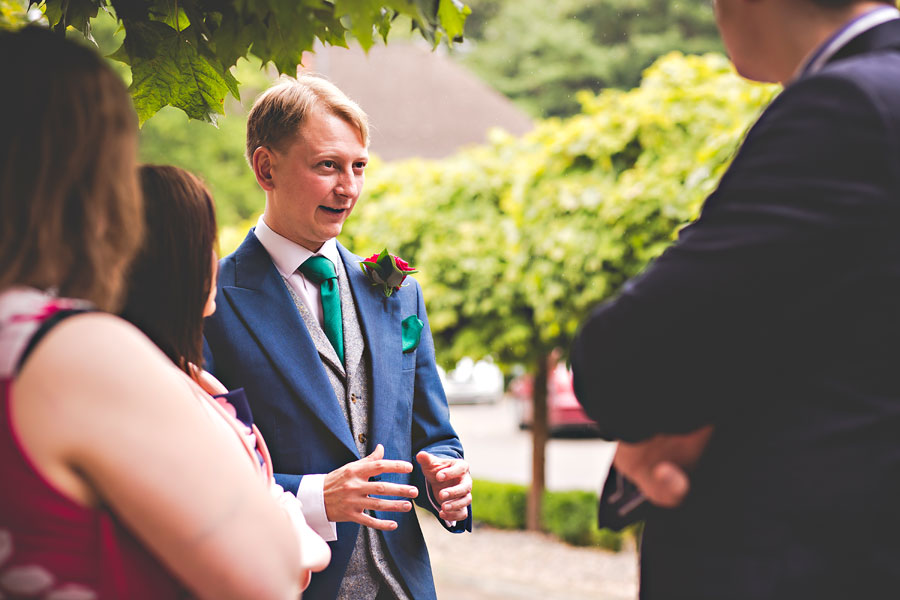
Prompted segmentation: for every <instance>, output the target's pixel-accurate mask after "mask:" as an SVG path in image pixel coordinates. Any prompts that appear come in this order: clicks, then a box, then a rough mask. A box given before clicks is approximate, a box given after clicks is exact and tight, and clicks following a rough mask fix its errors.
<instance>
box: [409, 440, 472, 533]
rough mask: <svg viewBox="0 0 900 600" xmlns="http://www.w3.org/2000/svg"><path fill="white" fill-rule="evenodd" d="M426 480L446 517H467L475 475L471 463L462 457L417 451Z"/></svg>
mask: <svg viewBox="0 0 900 600" xmlns="http://www.w3.org/2000/svg"><path fill="white" fill-rule="evenodd" d="M416 461H417V462H418V463H419V465H420V466H421V467H422V473H423V474H424V475H425V481H427V482H428V485H429V486H430V487H431V493H432V494H434V497H435V499H436V500H437V502H438V503H439V505H440V507H441V508H440V516H441V518H442V519H444V520H445V521H464V520H466V518H467V517H468V516H469V505H470V504H472V476H471V475H469V463H467V462H466V461H464V460H463V459H461V458H441V457H438V456H434V455H433V454H429V453H427V452H424V451H423V452H419V453H418V454H416Z"/></svg>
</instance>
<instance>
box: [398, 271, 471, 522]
mask: <svg viewBox="0 0 900 600" xmlns="http://www.w3.org/2000/svg"><path fill="white" fill-rule="evenodd" d="M414 285H415V289H416V294H417V297H418V298H417V308H416V312H417V315H418V317H419V319H421V320H422V322H423V323H424V327H423V328H422V333H421V337H420V338H419V346H418V348H417V349H416V376H415V391H414V395H413V415H412V450H413V452H412V454H413V456H412V463H413V474H412V475H413V482H414V483H415V485H416V487H418V488H419V496H418V497H417V498H416V503H417V504H418V505H419V506H421V507H422V508H425V509H426V510H428V511H430V512H431V513H432V514H434V515H435V516H436V517H438V521H439V522H440V523H441V525H443V526H444V528H445V529H447V530H448V531H452V532H453V533H461V532H463V531H472V507H471V506H470V507H469V517H468V518H467V519H466V520H465V521H458V522H457V523H456V526H455V527H447V525H446V524H445V523H444V520H443V519H441V518H440V517H439V516H438V511H437V510H436V509H435V508H434V506H432V504H431V502H430V501H429V499H428V497H427V487H426V484H425V477H424V475H423V474H422V469H421V468H420V467H419V464H418V462H416V460H415V455H416V454H418V453H419V452H421V451H422V450H424V451H426V452H429V453H430V454H434V455H435V456H443V457H447V458H463V448H462V443H461V442H460V441H459V436H457V435H456V431H454V429H453V426H452V425H451V424H450V409H449V408H448V406H447V397H446V395H445V394H444V388H443V386H442V385H441V379H440V376H439V375H438V371H437V364H436V363H435V357H434V340H433V339H432V337H431V328H430V327H429V325H428V315H427V314H426V313H425V300H424V298H423V296H422V288H421V287H420V286H419V283H418V282H414Z"/></svg>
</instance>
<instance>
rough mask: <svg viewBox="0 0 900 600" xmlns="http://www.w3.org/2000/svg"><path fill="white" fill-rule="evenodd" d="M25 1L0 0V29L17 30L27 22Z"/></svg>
mask: <svg viewBox="0 0 900 600" xmlns="http://www.w3.org/2000/svg"><path fill="white" fill-rule="evenodd" d="M27 11H28V5H27V2H26V1H25V0H0V29H18V28H19V27H22V26H23V25H25V24H26V23H27V22H28V17H27V14H26V13H27Z"/></svg>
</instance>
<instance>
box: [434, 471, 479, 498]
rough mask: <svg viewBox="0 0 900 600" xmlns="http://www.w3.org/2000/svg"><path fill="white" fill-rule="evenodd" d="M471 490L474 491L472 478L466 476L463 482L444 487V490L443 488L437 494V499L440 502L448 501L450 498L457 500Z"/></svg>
mask: <svg viewBox="0 0 900 600" xmlns="http://www.w3.org/2000/svg"><path fill="white" fill-rule="evenodd" d="M471 491H472V480H471V479H469V478H468V477H466V478H465V479H464V480H463V481H462V483H459V484H457V485H454V486H451V487H448V488H444V489H443V490H441V491H440V492H439V493H438V495H437V499H438V500H439V501H440V502H446V501H448V500H456V499H457V498H462V497H463V496H465V495H466V494H468V493H470V492H471Z"/></svg>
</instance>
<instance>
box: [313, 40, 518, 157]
mask: <svg viewBox="0 0 900 600" xmlns="http://www.w3.org/2000/svg"><path fill="white" fill-rule="evenodd" d="M305 63H306V65H305V69H306V70H309V71H315V72H318V73H320V74H321V75H324V76H325V77H327V78H328V79H329V80H331V81H332V82H333V83H334V84H335V85H337V86H338V87H339V88H341V89H342V90H343V91H344V93H346V94H347V95H348V96H349V97H350V98H352V99H353V100H355V101H356V102H357V103H358V104H359V105H360V106H361V107H362V108H363V110H365V111H366V113H367V114H368V115H369V120H370V124H371V133H370V135H371V145H370V148H371V150H372V152H374V153H376V154H378V155H379V156H380V157H381V158H382V159H384V160H397V159H402V158H409V157H423V158H442V157H444V156H448V155H450V154H452V153H454V152H455V151H456V150H458V149H459V148H461V147H463V146H466V145H470V144H478V143H483V142H484V141H485V140H486V139H487V137H486V136H487V132H488V130H490V129H491V128H494V127H499V128H500V129H503V130H505V131H507V132H509V133H511V134H513V135H521V134H523V133H525V132H527V131H529V130H530V129H531V128H532V127H533V123H532V121H531V119H530V118H529V117H528V116H527V115H526V114H525V113H524V112H522V111H521V110H519V109H518V108H517V107H516V106H515V105H513V103H512V102H511V101H510V100H509V99H508V98H506V97H505V96H503V95H502V94H500V93H499V92H497V91H495V90H493V89H492V88H491V87H490V86H488V85H487V84H485V83H484V82H483V81H481V79H479V78H478V77H477V76H476V75H474V74H473V73H471V72H470V71H468V70H467V69H466V68H465V67H463V66H461V65H460V64H458V63H457V62H455V61H454V60H453V59H451V58H450V57H449V56H447V53H446V50H443V49H438V50H437V51H434V52H432V51H431V50H430V49H429V48H428V46H424V47H423V45H421V44H417V43H415V42H407V41H403V40H398V41H393V40H392V41H391V43H390V45H388V46H384V45H378V46H374V47H372V49H371V50H370V51H369V54H368V56H367V55H366V54H365V53H364V52H363V51H362V49H361V48H359V47H354V48H350V49H347V48H339V47H320V48H318V49H317V50H316V53H315V55H312V56H311V57H310V58H307V60H305Z"/></svg>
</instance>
